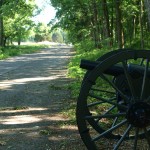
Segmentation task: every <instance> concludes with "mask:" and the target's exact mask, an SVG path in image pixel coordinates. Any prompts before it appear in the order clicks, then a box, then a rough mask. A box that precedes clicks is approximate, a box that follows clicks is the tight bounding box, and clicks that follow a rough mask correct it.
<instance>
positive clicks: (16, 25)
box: [0, 0, 37, 46]
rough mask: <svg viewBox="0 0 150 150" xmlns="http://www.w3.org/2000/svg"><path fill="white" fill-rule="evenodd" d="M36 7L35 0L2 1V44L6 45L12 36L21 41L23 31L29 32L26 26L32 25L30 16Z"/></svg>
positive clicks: (0, 20) (0, 6)
mask: <svg viewBox="0 0 150 150" xmlns="http://www.w3.org/2000/svg"><path fill="white" fill-rule="evenodd" d="M35 9H37V7H36V5H35V1H34V0H30V1H27V0H26V1H24V0H15V1H9V0H5V1H3V0H1V1H0V39H1V40H0V46H5V44H6V40H7V39H8V38H10V37H11V38H16V37H17V38H18V40H19V41H18V43H20V41H21V38H22V36H23V35H24V34H23V33H25V34H26V33H27V32H26V29H27V28H26V26H27V25H29V24H30V25H31V20H30V18H31V17H32V16H33V11H34V10H35ZM10 10H11V11H10ZM25 28H26V29H25ZM28 30H29V28H28ZM23 31H25V32H23Z"/></svg>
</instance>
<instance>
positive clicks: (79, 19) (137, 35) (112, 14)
mask: <svg viewBox="0 0 150 150" xmlns="http://www.w3.org/2000/svg"><path fill="white" fill-rule="evenodd" d="M149 3H150V2H149V1H148V0H145V1H144V0H124V1H123V0H72V1H70V0H51V4H52V6H53V7H55V9H56V10H57V13H56V18H57V22H56V24H55V27H56V28H57V27H59V28H62V29H63V30H65V31H67V32H68V38H69V41H70V42H71V43H73V44H80V45H82V46H83V47H84V45H88V46H87V47H86V48H87V50H88V48H89V49H90V48H91V47H90V46H92V47H93V48H99V49H101V48H103V47H108V48H111V47H117V48H126V47H133V48H139V49H143V48H148V47H149V46H150V45H149V39H150V36H149V31H150V24H149V22H148V11H149V10H148V9H149V7H148V6H149Z"/></svg>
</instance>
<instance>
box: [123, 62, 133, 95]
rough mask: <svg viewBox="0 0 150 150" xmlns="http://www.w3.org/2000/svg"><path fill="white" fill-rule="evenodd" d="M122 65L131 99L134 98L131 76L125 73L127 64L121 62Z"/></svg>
mask: <svg viewBox="0 0 150 150" xmlns="http://www.w3.org/2000/svg"><path fill="white" fill-rule="evenodd" d="M122 65H123V69H124V73H125V76H126V79H127V82H128V85H129V88H130V92H131V94H132V97H136V94H135V90H134V87H133V84H132V80H131V76H130V75H129V72H128V71H127V64H126V63H125V62H122Z"/></svg>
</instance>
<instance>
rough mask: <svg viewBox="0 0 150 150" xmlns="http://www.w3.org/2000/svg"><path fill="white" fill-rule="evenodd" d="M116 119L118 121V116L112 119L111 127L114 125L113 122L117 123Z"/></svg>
mask: <svg viewBox="0 0 150 150" xmlns="http://www.w3.org/2000/svg"><path fill="white" fill-rule="evenodd" d="M117 121H118V117H116V118H115V119H114V121H113V123H112V125H111V127H113V126H115V124H116V123H117Z"/></svg>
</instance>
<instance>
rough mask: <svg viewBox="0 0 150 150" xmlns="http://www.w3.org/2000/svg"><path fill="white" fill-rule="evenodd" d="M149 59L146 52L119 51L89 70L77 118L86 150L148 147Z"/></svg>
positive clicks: (149, 136) (149, 111)
mask: <svg viewBox="0 0 150 150" xmlns="http://www.w3.org/2000/svg"><path fill="white" fill-rule="evenodd" d="M149 60H150V51H148V50H125V51H124V50H118V51H115V52H113V53H109V55H108V57H103V59H101V58H100V59H99V61H100V62H99V64H98V65H97V66H96V67H95V69H93V70H92V71H88V73H87V74H86V77H85V78H84V80H83V83H82V87H81V91H80V94H79V98H78V102H77V108H76V118H77V125H78V130H79V133H80V136H81V138H82V140H83V142H84V143H85V145H86V147H87V148H88V149H89V150H96V149H98V150H99V149H110V150H111V149H113V150H117V149H127V148H128V149H133V150H136V149H137V150H138V149H145V150H146V149H149V148H150V135H149V134H150V73H149V72H150V69H149ZM114 66H119V68H120V67H121V72H120V73H116V72H118V70H117V71H116V70H113V69H112V68H113V67H114ZM108 70H111V71H108ZM119 71H120V70H119Z"/></svg>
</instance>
